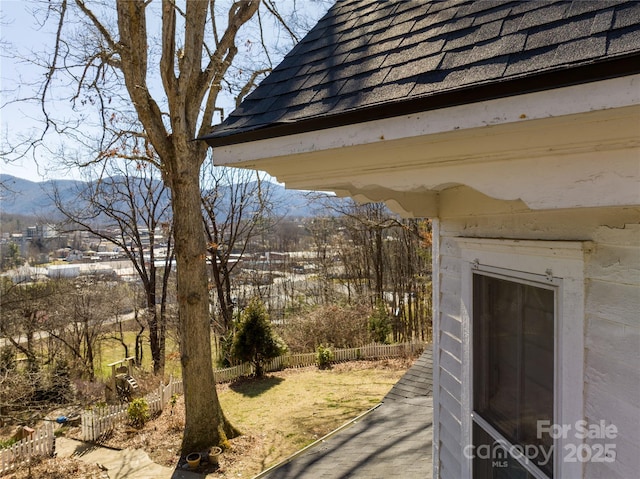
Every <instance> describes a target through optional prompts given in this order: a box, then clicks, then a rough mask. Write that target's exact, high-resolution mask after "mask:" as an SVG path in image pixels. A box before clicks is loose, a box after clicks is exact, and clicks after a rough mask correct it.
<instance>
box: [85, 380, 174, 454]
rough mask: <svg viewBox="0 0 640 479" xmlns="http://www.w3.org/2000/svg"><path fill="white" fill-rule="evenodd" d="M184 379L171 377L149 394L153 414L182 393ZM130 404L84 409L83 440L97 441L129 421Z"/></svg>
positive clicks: (150, 411)
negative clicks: (167, 381) (174, 396)
mask: <svg viewBox="0 0 640 479" xmlns="http://www.w3.org/2000/svg"><path fill="white" fill-rule="evenodd" d="M182 393H183V390H182V381H180V380H176V379H174V378H173V377H170V378H169V383H168V384H167V385H164V384H160V386H159V387H158V389H156V390H155V391H153V392H151V393H150V394H147V395H146V396H145V400H146V401H147V404H148V405H149V413H150V414H151V415H154V414H157V413H160V412H161V411H162V410H163V409H164V408H165V406H166V405H167V403H168V402H169V400H170V399H171V397H172V396H173V395H174V394H182ZM128 408H129V404H116V405H111V406H108V405H105V406H98V407H95V408H93V409H91V410H89V411H84V412H83V413H82V414H81V416H80V421H81V430H82V440H83V441H97V440H98V439H99V438H100V436H102V435H103V434H105V433H107V432H109V431H111V430H112V429H113V428H114V427H115V426H117V425H118V424H120V423H123V422H126V421H127V410H128Z"/></svg>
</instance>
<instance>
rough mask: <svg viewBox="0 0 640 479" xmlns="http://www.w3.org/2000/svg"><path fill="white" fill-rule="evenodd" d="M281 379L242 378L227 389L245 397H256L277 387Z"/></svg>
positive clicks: (272, 377)
mask: <svg viewBox="0 0 640 479" xmlns="http://www.w3.org/2000/svg"><path fill="white" fill-rule="evenodd" d="M282 381H284V379H283V378H279V377H275V376H264V377H262V378H243V379H241V380H239V381H235V382H234V383H232V384H231V385H230V386H229V388H230V389H231V390H233V391H234V392H237V393H239V394H242V395H243V396H245V397H251V398H254V397H258V396H260V395H261V394H263V393H264V392H266V391H268V390H269V389H271V388H272V387H275V386H277V385H278V384H280V383H281V382H282Z"/></svg>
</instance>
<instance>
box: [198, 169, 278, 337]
mask: <svg viewBox="0 0 640 479" xmlns="http://www.w3.org/2000/svg"><path fill="white" fill-rule="evenodd" d="M202 185H203V192H202V210H203V215H204V225H205V232H206V236H207V251H208V252H209V262H210V267H211V277H212V280H213V287H214V288H215V297H216V302H215V303H216V305H217V310H218V312H219V321H216V325H217V327H216V328H215V331H216V332H217V333H218V334H219V335H220V336H226V335H227V334H228V333H229V331H230V329H231V325H232V322H233V313H234V308H235V306H236V305H235V302H234V299H233V293H232V286H233V285H232V278H233V273H234V270H235V269H236V268H237V267H238V265H239V264H240V261H241V260H242V257H243V255H244V253H245V252H246V250H247V247H248V246H249V244H250V242H251V240H252V239H253V238H255V237H256V236H259V235H260V233H261V232H262V230H263V229H265V228H267V227H269V226H270V223H269V222H268V221H267V217H268V216H270V214H271V211H272V204H271V201H272V198H271V185H272V184H271V183H269V182H268V181H263V180H262V178H261V177H260V174H259V173H256V172H252V171H250V170H236V169H229V168H222V167H215V166H213V165H210V166H209V167H207V165H205V167H204V168H203V180H202Z"/></svg>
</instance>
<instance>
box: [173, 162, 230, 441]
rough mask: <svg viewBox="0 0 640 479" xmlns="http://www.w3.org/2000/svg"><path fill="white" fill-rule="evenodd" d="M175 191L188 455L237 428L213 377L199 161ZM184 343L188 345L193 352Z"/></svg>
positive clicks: (180, 174)
mask: <svg viewBox="0 0 640 479" xmlns="http://www.w3.org/2000/svg"><path fill="white" fill-rule="evenodd" d="M171 190H172V198H173V210H174V215H173V221H174V234H175V241H176V244H175V251H176V262H177V266H178V268H177V269H178V271H177V274H178V306H179V311H180V326H179V327H180V354H181V356H180V361H181V364H182V380H183V384H184V398H185V409H186V410H188V411H190V414H187V415H186V424H185V429H184V436H183V438H182V451H183V453H187V454H188V453H189V452H191V451H200V450H203V449H206V448H207V447H209V446H211V445H212V444H221V443H222V442H224V441H225V440H226V439H228V438H232V437H235V436H236V435H237V434H238V432H237V431H236V430H235V429H234V428H233V426H231V424H230V423H229V422H228V421H227V420H226V418H225V417H224V414H223V412H222V408H221V407H220V403H219V401H218V396H217V392H216V384H215V379H214V376H213V365H212V360H211V335H210V331H211V330H210V327H209V316H210V315H209V290H208V280H207V271H206V262H205V257H204V255H205V254H206V244H205V236H204V229H203V225H202V215H201V210H200V178H199V169H198V165H197V164H195V165H194V164H191V165H184V167H183V168H181V171H180V172H177V174H176V175H174V177H173V178H172V181H171ZM185 345H189V350H186V348H185Z"/></svg>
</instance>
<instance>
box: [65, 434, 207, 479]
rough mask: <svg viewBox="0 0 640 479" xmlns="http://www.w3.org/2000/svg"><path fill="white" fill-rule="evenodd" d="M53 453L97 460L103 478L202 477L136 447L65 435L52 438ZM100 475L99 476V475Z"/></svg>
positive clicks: (177, 478) (91, 461)
mask: <svg viewBox="0 0 640 479" xmlns="http://www.w3.org/2000/svg"><path fill="white" fill-rule="evenodd" d="M56 455H57V457H77V458H78V459H80V460H81V461H83V462H86V463H88V464H98V466H99V467H100V468H101V469H102V470H103V471H104V474H103V478H104V479H125V478H127V479H202V477H203V475H202V474H197V473H195V472H190V471H185V470H180V469H172V468H169V467H165V466H161V465H159V464H156V463H155V462H153V461H152V460H151V459H150V458H149V456H148V455H147V453H146V452H144V451H142V450H140V449H123V450H122V451H118V450H115V449H109V448H106V447H100V446H95V445H93V444H88V443H85V442H82V441H76V440H74V439H69V438H66V437H58V438H56ZM101 479H102V478H101Z"/></svg>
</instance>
